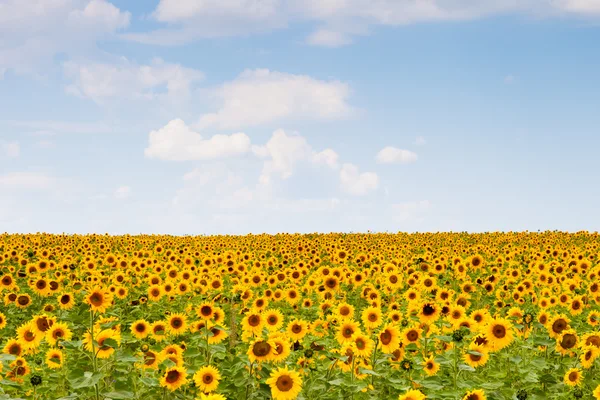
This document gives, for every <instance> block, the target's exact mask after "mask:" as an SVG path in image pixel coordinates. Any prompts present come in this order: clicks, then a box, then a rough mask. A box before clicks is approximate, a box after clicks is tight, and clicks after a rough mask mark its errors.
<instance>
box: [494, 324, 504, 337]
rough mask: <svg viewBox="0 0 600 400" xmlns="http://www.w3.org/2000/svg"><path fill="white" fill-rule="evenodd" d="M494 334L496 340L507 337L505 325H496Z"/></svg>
mask: <svg viewBox="0 0 600 400" xmlns="http://www.w3.org/2000/svg"><path fill="white" fill-rule="evenodd" d="M492 333H493V334H494V337H495V338H497V339H502V338H503V337H505V336H506V328H505V327H504V326H503V325H494V328H493V329H492Z"/></svg>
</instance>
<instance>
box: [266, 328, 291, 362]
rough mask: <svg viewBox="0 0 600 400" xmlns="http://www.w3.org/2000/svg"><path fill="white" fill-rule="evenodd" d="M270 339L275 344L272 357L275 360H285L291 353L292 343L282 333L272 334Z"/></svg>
mask: <svg viewBox="0 0 600 400" xmlns="http://www.w3.org/2000/svg"><path fill="white" fill-rule="evenodd" d="M269 341H271V342H272V343H273V344H274V345H275V352H274V355H273V358H272V361H273V362H280V361H284V360H285V359H286V358H287V357H288V356H289V355H290V353H291V348H290V343H289V341H288V340H287V338H286V337H285V336H284V335H282V334H271V335H270V336H269Z"/></svg>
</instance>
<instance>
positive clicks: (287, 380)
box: [275, 375, 294, 392]
mask: <svg viewBox="0 0 600 400" xmlns="http://www.w3.org/2000/svg"><path fill="white" fill-rule="evenodd" d="M275 386H277V389H279V390H280V391H281V392H289V391H290V390H291V389H292V386H294V382H293V381H292V378H291V377H289V376H287V375H282V376H280V377H279V378H277V381H276V382H275Z"/></svg>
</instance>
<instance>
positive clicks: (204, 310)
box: [200, 306, 212, 317]
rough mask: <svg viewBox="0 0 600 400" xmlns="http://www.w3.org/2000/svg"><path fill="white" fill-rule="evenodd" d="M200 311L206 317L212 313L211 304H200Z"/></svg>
mask: <svg viewBox="0 0 600 400" xmlns="http://www.w3.org/2000/svg"><path fill="white" fill-rule="evenodd" d="M200 313H201V314H202V315H203V316H205V317H208V316H210V315H211V314H212V307H211V306H202V307H201V308H200Z"/></svg>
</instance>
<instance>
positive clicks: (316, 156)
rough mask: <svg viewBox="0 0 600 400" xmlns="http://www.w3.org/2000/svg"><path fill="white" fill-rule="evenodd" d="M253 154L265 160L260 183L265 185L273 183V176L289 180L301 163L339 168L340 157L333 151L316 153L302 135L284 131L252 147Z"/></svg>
mask: <svg viewBox="0 0 600 400" xmlns="http://www.w3.org/2000/svg"><path fill="white" fill-rule="evenodd" d="M252 152H253V153H254V154H255V155H256V156H257V157H259V158H262V159H265V162H264V164H263V169H262V173H261V176H260V178H259V182H260V183H261V184H263V185H268V184H270V183H271V179H272V176H274V175H276V176H279V177H280V178H281V179H288V178H289V177H290V176H292V174H293V172H294V169H295V167H296V165H297V164H298V163H300V162H309V163H314V164H322V165H327V166H328V167H330V168H333V169H335V168H337V167H338V164H337V163H338V155H337V153H336V152H335V151H333V150H332V149H325V150H323V151H321V152H315V151H314V150H313V149H312V147H311V146H310V145H309V144H308V142H307V141H306V139H305V138H304V137H302V136H300V135H288V134H287V133H285V131H284V130H282V129H278V130H276V131H275V132H273V135H272V136H271V138H270V139H269V141H268V142H267V143H266V144H265V145H263V146H252Z"/></svg>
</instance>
